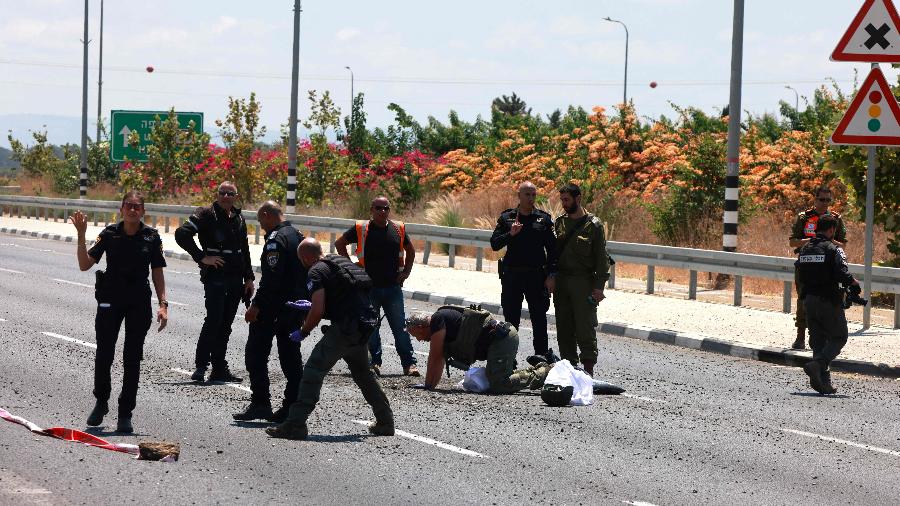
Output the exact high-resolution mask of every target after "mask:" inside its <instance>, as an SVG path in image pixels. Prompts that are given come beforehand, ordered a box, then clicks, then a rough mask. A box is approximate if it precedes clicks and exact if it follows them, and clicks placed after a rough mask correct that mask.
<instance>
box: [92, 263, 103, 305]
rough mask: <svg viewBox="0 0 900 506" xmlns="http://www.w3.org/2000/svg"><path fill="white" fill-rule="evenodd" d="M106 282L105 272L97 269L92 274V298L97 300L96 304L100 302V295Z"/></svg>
mask: <svg viewBox="0 0 900 506" xmlns="http://www.w3.org/2000/svg"><path fill="white" fill-rule="evenodd" d="M105 280H106V272H104V271H102V270H100V269H97V270H96V271H95V272H94V298H95V299H97V302H102V301H101V298H102V294H103V288H104V286H103V285H104V281H105Z"/></svg>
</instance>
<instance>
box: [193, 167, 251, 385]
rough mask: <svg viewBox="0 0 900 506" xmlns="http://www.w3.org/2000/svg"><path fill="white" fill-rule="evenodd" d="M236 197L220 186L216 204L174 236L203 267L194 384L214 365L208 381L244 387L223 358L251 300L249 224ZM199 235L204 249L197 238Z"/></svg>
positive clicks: (226, 185) (199, 211) (233, 190)
mask: <svg viewBox="0 0 900 506" xmlns="http://www.w3.org/2000/svg"><path fill="white" fill-rule="evenodd" d="M237 197H238V192H237V188H236V187H235V185H234V183H232V182H230V181H225V182H223V183H222V184H220V185H219V191H218V197H217V198H216V201H215V202H213V203H212V205H210V206H208V207H201V208H198V209H197V211H196V212H195V213H194V214H193V215H192V216H191V217H190V218H189V219H188V220H187V221H185V222H184V225H182V226H180V227H178V229H177V230H176V231H175V242H177V243H178V245H179V246H181V248H182V249H183V250H185V251H187V252H188V254H189V255H191V258H193V259H194V261H195V262H197V264H198V265H199V266H200V281H201V282H202V283H203V294H204V297H205V299H206V319H204V320H203V328H202V329H201V330H200V338H199V339H198V340H197V352H196V355H195V359H194V361H195V367H196V368H195V370H194V374H193V375H192V376H191V379H193V380H194V381H203V379H204V375H205V374H206V368H207V367H208V366H209V363H210V361H212V373H210V376H209V380H210V381H229V382H240V381H241V378H239V377H237V376H235V375H234V374H232V373H231V370H230V369H229V368H228V361H227V360H225V353H226V352H227V350H228V338H229V337H230V336H231V324H232V322H233V321H234V315H235V314H236V313H237V308H238V304H239V303H240V301H241V298H245V299H246V300H250V297H252V296H253V279H254V276H253V266H252V265H251V264H250V246H249V244H248V243H247V224H246V223H245V222H244V217H243V216H242V215H241V210H240V209H238V208H236V207H234V201H235V199H237ZM195 235H199V236H200V246H201V247H202V248H203V249H200V248H198V247H197V244H196V243H195V242H194V236H195Z"/></svg>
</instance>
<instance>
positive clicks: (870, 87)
mask: <svg viewBox="0 0 900 506" xmlns="http://www.w3.org/2000/svg"><path fill="white" fill-rule="evenodd" d="M829 142H831V144H852V145H857V146H900V105H898V104H897V99H896V98H894V95H893V93H891V87H890V86H888V83H887V81H886V80H885V78H884V74H883V73H882V72H881V69H878V68H874V69H872V71H871V72H870V73H869V76H868V77H866V80H865V81H863V84H862V86H860V88H859V91H858V92H857V94H856V96H855V97H853V102H851V103H850V108H849V109H848V110H847V112H846V113H845V114H844V117H843V118H841V122H840V123H838V126H837V128H836V129H835V130H834V133H833V134H831V139H829Z"/></svg>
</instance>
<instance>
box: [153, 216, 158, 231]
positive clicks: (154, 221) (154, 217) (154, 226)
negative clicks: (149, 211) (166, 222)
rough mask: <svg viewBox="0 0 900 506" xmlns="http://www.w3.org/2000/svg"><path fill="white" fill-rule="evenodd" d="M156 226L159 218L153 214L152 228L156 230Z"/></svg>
mask: <svg viewBox="0 0 900 506" xmlns="http://www.w3.org/2000/svg"><path fill="white" fill-rule="evenodd" d="M158 224H159V217H158V216H156V215H155V214H154V215H153V228H156V226H157V225H158Z"/></svg>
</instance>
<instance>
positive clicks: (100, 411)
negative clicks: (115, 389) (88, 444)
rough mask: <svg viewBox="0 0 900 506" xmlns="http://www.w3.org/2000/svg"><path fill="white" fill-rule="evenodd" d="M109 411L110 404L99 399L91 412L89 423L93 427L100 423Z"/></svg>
mask: <svg viewBox="0 0 900 506" xmlns="http://www.w3.org/2000/svg"><path fill="white" fill-rule="evenodd" d="M107 413H109V404H108V403H107V402H106V401H97V404H95V405H94V409H93V410H91V414H90V415H88V419H87V424H88V425H89V426H91V427H96V426H98V425H100V424H101V423H103V417H104V416H106V414H107Z"/></svg>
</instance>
